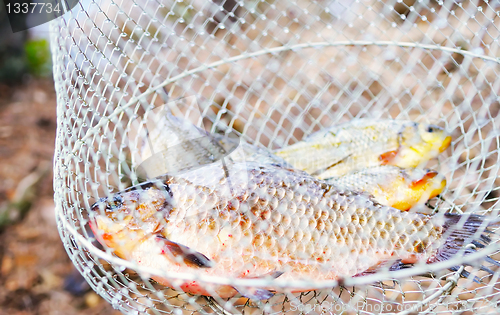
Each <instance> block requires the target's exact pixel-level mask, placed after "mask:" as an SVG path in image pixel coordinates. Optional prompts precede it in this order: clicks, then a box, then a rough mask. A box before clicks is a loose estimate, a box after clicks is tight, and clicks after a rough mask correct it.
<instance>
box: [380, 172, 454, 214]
mask: <svg viewBox="0 0 500 315" xmlns="http://www.w3.org/2000/svg"><path fill="white" fill-rule="evenodd" d="M401 175H402V176H401V177H400V178H401V179H403V180H402V181H394V182H393V183H392V184H389V185H390V186H391V189H388V190H387V194H388V196H390V197H391V198H388V199H389V200H390V202H391V204H390V205H391V206H392V207H394V208H396V209H399V210H404V211H406V210H409V209H410V208H412V207H414V206H417V205H420V204H424V203H425V202H427V201H428V200H429V199H430V198H433V197H436V196H437V195H439V194H441V193H442V192H443V190H444V189H445V187H446V178H445V176H444V175H442V174H439V173H438V172H436V171H434V170H429V169H416V168H413V169H401ZM394 184H397V185H394Z"/></svg>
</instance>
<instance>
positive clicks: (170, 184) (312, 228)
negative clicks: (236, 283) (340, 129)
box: [91, 163, 481, 297]
mask: <svg viewBox="0 0 500 315" xmlns="http://www.w3.org/2000/svg"><path fill="white" fill-rule="evenodd" d="M227 167H228V169H229V174H230V178H225V177H224V174H225V170H224V168H223V167H222V166H221V165H217V164H212V165H209V166H207V167H205V168H203V169H196V170H192V171H189V172H186V173H183V174H179V175H175V176H167V177H166V178H164V179H162V180H155V181H152V182H149V183H145V184H141V185H139V186H135V187H132V188H130V189H128V190H126V191H124V192H121V193H118V195H119V198H118V199H119V200H122V203H121V204H118V205H116V204H113V205H110V204H109V202H108V199H106V198H105V199H102V200H101V201H100V202H98V203H96V204H95V205H94V206H93V208H92V209H93V210H94V211H93V214H92V220H91V226H92V228H93V229H94V231H95V233H96V235H97V236H98V239H99V240H100V241H101V242H102V243H103V244H106V245H107V246H108V247H110V248H114V249H115V253H116V254H117V255H119V256H120V257H123V258H125V259H129V260H132V261H135V262H138V263H139V264H141V265H144V266H147V267H153V268H159V269H164V270H170V271H183V272H190V273H202V274H208V275H215V276H228V277H242V276H243V275H244V276H245V277H260V276H263V275H268V274H272V273H273V272H279V273H280V279H281V278H283V279H294V280H297V279H309V280H310V279H315V280H328V279H338V278H339V277H346V276H355V275H358V274H362V273H363V272H365V271H366V270H369V269H370V268H371V267H373V266H376V265H377V264H379V263H381V262H384V261H395V260H396V259H401V260H402V261H408V260H411V259H414V257H417V259H418V260H421V261H424V262H425V261H429V262H432V261H434V260H437V259H436V258H435V257H437V256H439V255H438V253H439V250H440V246H441V245H443V243H446V242H449V238H447V236H446V235H445V232H446V231H447V229H450V227H453V226H454V225H455V224H457V222H458V221H456V220H455V221H456V222H455V221H453V220H454V219H453V218H454V216H453V215H443V214H437V215H434V216H427V215H424V214H419V213H414V212H401V211H399V210H397V209H394V208H391V207H388V206H383V205H381V204H379V203H377V202H376V201H374V200H373V199H372V198H371V197H370V196H368V195H366V194H364V193H356V192H349V191H343V190H339V189H337V188H336V187H335V186H333V185H329V184H327V183H325V182H323V181H321V180H318V179H316V178H314V177H311V176H309V175H307V174H306V173H304V172H297V171H293V170H289V169H284V168H280V167H275V166H271V165H266V166H262V165H258V164H255V163H234V164H228V165H227ZM208 178H210V179H211V180H208ZM250 188H252V189H250ZM195 191H198V192H201V191H203V192H204V195H203V196H202V197H197V196H196V195H194V196H193V195H192V192H195ZM132 195H133V196H134V198H135V200H134V202H133V203H132V202H130V199H131V197H132ZM187 195H189V196H187ZM189 198H190V199H191V200H192V201H193V202H192V203H190V204H189V206H186V202H185V201H184V200H186V199H189ZM116 199H117V197H116V196H115V197H114V199H113V200H116ZM282 203H286V207H281V206H280V205H282ZM137 205H140V208H142V209H150V211H157V212H158V213H160V214H161V215H160V216H159V217H158V216H149V217H148V219H149V220H151V219H152V218H155V219H156V220H157V221H158V222H157V225H156V226H157V227H158V226H159V227H160V228H159V231H156V230H153V229H152V228H151V224H148V225H147V224H144V222H142V221H141V216H137V215H136V216H132V219H131V221H130V222H128V223H127V224H126V225H125V226H124V225H123V222H120V220H118V216H117V215H116V213H122V214H123V215H129V214H130V213H134V212H135V211H137V210H136V207H137ZM158 205H163V208H161V209H159V208H158ZM104 210H106V211H104ZM111 214H113V215H111ZM102 217H104V218H108V220H104V219H102ZM109 219H111V220H109ZM143 219H144V218H143ZM113 220H115V221H113ZM450 220H451V221H452V222H451V223H450V222H449V221H450ZM478 221H481V220H478ZM467 222H469V221H466V224H469V223H467ZM114 224H116V225H119V228H116V227H114V226H113V225H114ZM474 224H475V223H474ZM474 224H473V223H470V224H469V225H470V227H468V229H466V230H465V232H463V233H462V234H456V235H457V237H458V236H459V239H457V240H456V241H457V242H458V244H460V242H462V243H463V242H464V239H465V237H464V235H465V236H467V235H473V232H474V233H475V231H476V230H477V226H476V225H474ZM111 232H112V233H111ZM103 234H111V235H107V237H106V238H104V237H102V235H103ZM99 236H101V237H99ZM158 236H161V239H159V238H158ZM165 240H166V241H165ZM165 242H173V243H174V244H175V245H169V246H181V245H182V246H183V247H182V248H184V247H185V248H188V249H189V250H188V252H189V253H197V255H198V257H199V259H198V260H206V261H207V263H206V266H203V263H200V262H199V261H196V264H195V266H193V262H192V261H191V264H190V263H189V259H187V258H186V255H183V254H182V251H180V250H178V249H177V247H176V250H177V252H175V253H172V252H170V253H168V251H167V250H165V248H166V247H165V246H166V245H165ZM451 242H455V239H453V240H451ZM446 244H448V243H446ZM452 244H453V243H452ZM125 245H126V246H125ZM167 245H168V243H167ZM449 248H454V247H453V246H451V247H450V246H449V244H448V245H447V246H445V247H444V249H443V250H442V251H444V252H447V251H449ZM457 248H459V246H458V247H457ZM453 250H455V252H456V251H457V250H458V249H453ZM179 252H180V253H181V254H179ZM439 257H445V255H441V256H439ZM183 261H184V262H183ZM186 261H187V262H188V263H185V262H186ZM208 262H210V264H209V263H208ZM199 265H201V266H203V268H200V267H199ZM281 273H282V274H281ZM154 279H155V280H157V281H158V282H160V283H162V284H164V285H167V286H169V285H170V282H169V280H168V279H164V278H161V277H154ZM186 290H187V291H188V292H192V293H200V294H206V295H209V294H210V293H209V292H207V291H206V290H204V289H203V288H201V287H196V288H195V289H194V288H193V287H191V289H189V288H186ZM190 290H191V291H190ZM218 290H219V291H220V292H219V293H220V294H221V296H227V297H229V296H233V295H234V294H236V291H235V290H230V289H228V288H227V287H224V286H222V287H220V288H219V289H218Z"/></svg>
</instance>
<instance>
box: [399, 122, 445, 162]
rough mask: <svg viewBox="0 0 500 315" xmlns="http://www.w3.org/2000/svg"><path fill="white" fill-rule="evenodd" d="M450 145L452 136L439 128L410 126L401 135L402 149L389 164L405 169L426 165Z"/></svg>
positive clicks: (422, 125)
mask: <svg viewBox="0 0 500 315" xmlns="http://www.w3.org/2000/svg"><path fill="white" fill-rule="evenodd" d="M450 143H451V136H450V135H449V134H448V133H447V132H446V131H445V130H444V129H443V128H441V127H439V126H436V125H430V124H416V123H413V124H410V125H408V126H406V127H405V128H404V129H403V131H402V132H401V133H400V147H399V149H398V150H397V152H395V153H396V154H395V157H394V158H393V159H392V161H391V162H390V163H389V164H391V165H395V166H399V167H403V168H409V167H418V166H422V165H425V164H426V163H427V162H428V161H429V160H430V159H433V158H435V157H437V156H438V154H439V153H441V152H443V151H444V150H446V148H448V147H449V146H450Z"/></svg>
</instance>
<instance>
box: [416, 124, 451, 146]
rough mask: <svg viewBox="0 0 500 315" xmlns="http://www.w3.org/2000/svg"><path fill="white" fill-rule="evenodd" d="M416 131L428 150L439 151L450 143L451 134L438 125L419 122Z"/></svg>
mask: <svg viewBox="0 0 500 315" xmlns="http://www.w3.org/2000/svg"><path fill="white" fill-rule="evenodd" d="M418 133H419V135H420V137H421V138H422V141H423V142H425V144H426V148H427V149H428V151H429V152H430V151H433V152H436V151H437V153H441V152H443V151H444V150H446V149H447V148H448V147H449V146H450V144H451V136H450V135H449V134H448V133H447V132H446V130H444V128H441V127H439V126H436V125H428V124H419V126H418Z"/></svg>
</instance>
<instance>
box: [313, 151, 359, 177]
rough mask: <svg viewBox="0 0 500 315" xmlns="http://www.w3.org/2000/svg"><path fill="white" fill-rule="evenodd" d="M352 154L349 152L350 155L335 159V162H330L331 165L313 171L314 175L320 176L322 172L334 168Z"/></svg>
mask: <svg viewBox="0 0 500 315" xmlns="http://www.w3.org/2000/svg"><path fill="white" fill-rule="evenodd" d="M351 155H352V154H349V155H348V156H346V157H343V158H342V159H340V160H338V161H335V162H334V163H332V164H330V165H329V166H327V167H325V168H322V169H319V170H317V171H315V172H313V173H311V175H312V176H318V175H320V174H321V173H323V172H326V171H328V170H329V169H331V168H334V167H335V166H337V165H339V164H340V163H344V162H345V161H346V160H347V159H348V158H349V157H350V156H351Z"/></svg>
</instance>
